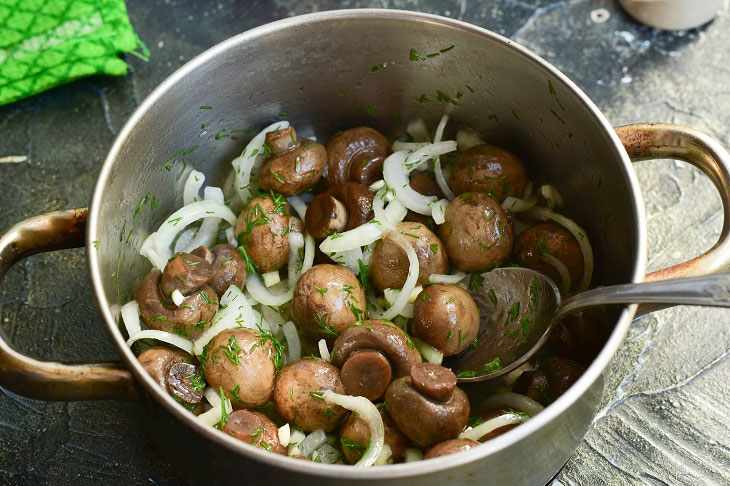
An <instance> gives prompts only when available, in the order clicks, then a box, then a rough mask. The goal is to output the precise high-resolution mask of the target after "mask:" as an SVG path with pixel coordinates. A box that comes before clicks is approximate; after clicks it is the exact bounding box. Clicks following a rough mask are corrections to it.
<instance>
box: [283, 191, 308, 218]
mask: <svg viewBox="0 0 730 486" xmlns="http://www.w3.org/2000/svg"><path fill="white" fill-rule="evenodd" d="M287 201H288V202H289V205H290V206H291V207H293V208H294V211H296V212H297V214H298V215H299V218H300V219H301V220H302V221H304V219H305V218H306V217H307V203H305V202H304V200H303V199H302V198H301V197H299V196H289V197H288V198H287Z"/></svg>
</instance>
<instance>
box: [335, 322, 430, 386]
mask: <svg viewBox="0 0 730 486" xmlns="http://www.w3.org/2000/svg"><path fill="white" fill-rule="evenodd" d="M420 362H421V354H420V353H419V352H418V350H416V347H415V345H414V344H413V342H412V341H411V340H410V338H409V337H408V335H407V334H406V333H405V332H403V330H402V329H400V328H399V327H396V326H395V325H393V324H390V323H387V322H386V321H378V320H368V321H365V322H363V323H362V324H360V325H357V326H352V327H349V328H347V329H345V330H344V331H343V332H342V334H341V335H340V337H339V338H337V341H335V344H334V346H333V347H332V364H334V365H335V366H337V367H340V368H341V372H340V377H341V379H342V383H343V385H344V387H345V391H346V392H347V393H348V394H349V395H356V396H363V397H365V398H367V399H368V400H371V401H374V400H377V399H378V398H380V397H381V396H383V393H384V392H385V390H386V389H387V388H388V385H389V384H390V382H391V379H395V378H400V377H402V376H407V375H408V373H410V372H411V368H412V367H413V366H414V365H416V364H418V363H420Z"/></svg>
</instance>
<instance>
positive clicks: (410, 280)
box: [373, 231, 419, 320]
mask: <svg viewBox="0 0 730 486" xmlns="http://www.w3.org/2000/svg"><path fill="white" fill-rule="evenodd" d="M389 237H390V238H391V239H392V240H393V242H394V243H395V244H397V245H398V246H400V247H401V249H402V250H403V251H404V252H406V255H407V256H408V263H409V266H408V277H407V278H406V282H405V283H404V284H403V288H402V289H401V292H400V294H399V295H398V298H397V299H396V300H395V302H393V305H392V306H390V307H389V308H388V309H387V310H386V311H385V312H383V313H382V314H381V313H380V312H373V316H374V318H375V319H383V320H390V319H393V318H394V317H395V316H397V315H398V314H400V313H401V311H402V310H403V308H404V307H405V306H406V304H407V303H408V299H409V298H410V296H411V293H412V292H413V289H415V288H416V281H417V280H418V271H419V266H418V256H417V255H416V250H414V249H413V247H412V246H411V244H410V243H408V240H406V239H405V238H404V237H403V236H402V235H401V234H400V233H399V232H397V231H393V232H391V233H390V235H389Z"/></svg>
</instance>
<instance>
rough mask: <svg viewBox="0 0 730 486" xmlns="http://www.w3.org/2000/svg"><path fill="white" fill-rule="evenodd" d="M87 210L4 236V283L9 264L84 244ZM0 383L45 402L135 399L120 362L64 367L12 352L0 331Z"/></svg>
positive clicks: (0, 266)
mask: <svg viewBox="0 0 730 486" xmlns="http://www.w3.org/2000/svg"><path fill="white" fill-rule="evenodd" d="M86 213H87V209H86V208H83V209H70V210H68V211H57V212H53V213H48V214H43V215H40V216H35V217H33V218H29V219H26V220H25V221H21V222H20V223H18V224H16V225H15V226H13V227H12V228H10V229H9V230H8V231H6V232H5V234H3V235H2V236H0V281H1V280H2V279H3V277H5V274H6V273H7V272H8V270H9V269H10V267H11V266H13V264H14V263H16V262H18V261H20V260H21V259H23V258H25V257H27V256H30V255H33V254H35V253H40V252H46V251H54V250H62V249H66V248H79V247H81V246H83V245H84V234H85V230H86ZM0 385H2V386H3V387H5V388H7V389H9V390H11V391H13V392H16V393H18V394H20V395H23V396H26V397H30V398H37V399H41V400H97V399H98V400H101V399H132V398H134V397H135V396H136V389H135V385H134V379H133V378H132V374H131V373H130V372H129V371H128V370H126V369H125V368H124V366H123V365H122V364H121V363H112V362H109V363H80V364H62V363H58V362H52V361H39V360H37V359H33V358H31V357H29V356H26V355H24V354H22V353H20V352H19V351H17V350H15V349H13V347H12V346H11V344H10V342H9V341H8V340H7V336H6V335H5V333H4V332H2V330H1V329H0Z"/></svg>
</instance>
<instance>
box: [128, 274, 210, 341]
mask: <svg viewBox="0 0 730 486" xmlns="http://www.w3.org/2000/svg"><path fill="white" fill-rule="evenodd" d="M161 280H162V272H160V271H159V270H152V271H151V272H150V273H148V274H147V275H146V276H145V277H144V278H143V279H142V282H141V283H140V284H139V287H137V292H136V294H135V298H136V300H137V305H138V306H139V315H140V317H141V318H142V321H143V322H144V323H145V324H147V326H148V327H149V328H151V329H157V330H159V331H166V332H174V333H175V334H179V335H180V336H183V337H185V338H189V339H195V338H197V337H199V336H200V335H201V334H202V333H203V331H204V330H205V329H207V328H208V327H209V326H210V319H211V318H212V317H213V315H214V314H215V313H216V311H217V310H218V299H217V298H216V294H215V291H214V290H213V289H212V288H210V287H208V286H207V285H203V286H202V287H201V288H199V289H198V290H196V291H195V292H193V293H191V294H189V295H187V296H186V297H185V300H184V301H183V303H182V304H181V305H180V307H177V306H175V304H173V303H172V302H171V301H169V300H167V298H166V297H165V296H164V295H162V291H161V290H160V281H161Z"/></svg>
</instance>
